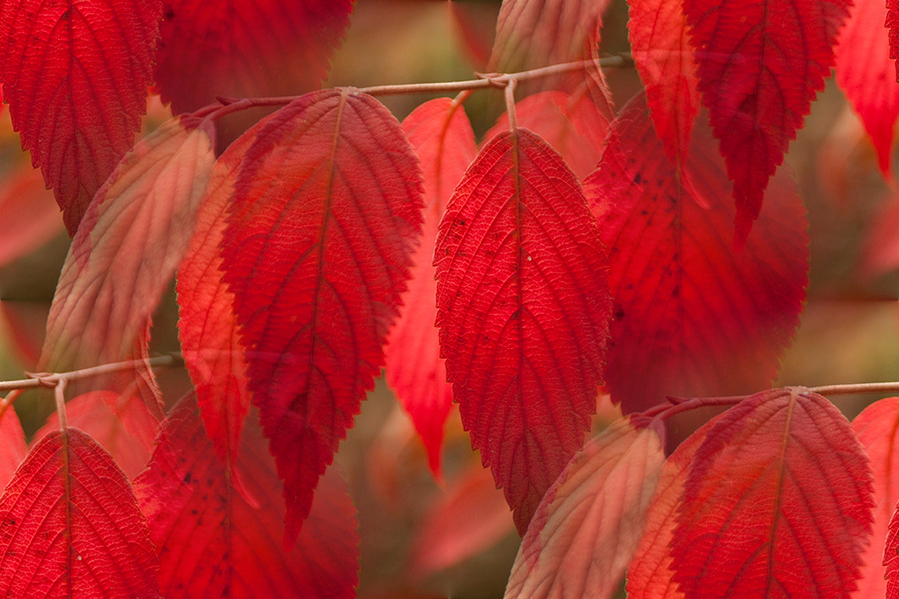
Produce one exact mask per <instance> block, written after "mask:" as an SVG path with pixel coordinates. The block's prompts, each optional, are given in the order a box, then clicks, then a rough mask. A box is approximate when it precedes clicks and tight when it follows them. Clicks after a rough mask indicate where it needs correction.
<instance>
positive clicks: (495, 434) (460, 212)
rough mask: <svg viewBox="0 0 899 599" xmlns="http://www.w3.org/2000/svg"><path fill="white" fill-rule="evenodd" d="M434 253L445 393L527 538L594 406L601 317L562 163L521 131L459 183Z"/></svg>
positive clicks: (600, 287) (592, 238)
mask: <svg viewBox="0 0 899 599" xmlns="http://www.w3.org/2000/svg"><path fill="white" fill-rule="evenodd" d="M434 256H435V265H436V267H437V308H438V316H437V325H438V326H439V327H440V347H441V352H442V354H443V355H444V356H445V357H446V360H447V362H446V366H447V373H448V377H449V378H448V380H450V381H451V382H452V383H453V396H454V399H455V400H456V401H457V402H458V403H459V410H460V413H461V416H462V423H463V425H464V426H465V428H466V430H468V431H469V432H470V433H471V442H472V446H473V447H474V448H476V449H478V450H479V451H480V452H481V460H482V461H483V463H484V465H485V466H490V467H491V468H492V469H493V476H494V478H495V479H496V482H497V484H498V485H499V486H501V487H502V488H503V489H504V491H505V494H506V500H507V501H508V502H509V505H510V506H511V507H512V508H513V510H514V511H515V524H516V526H517V527H518V530H519V532H520V533H521V534H524V531H525V530H526V529H527V524H528V522H529V521H530V519H531V516H532V515H533V513H534V510H536V509H537V504H538V503H539V502H540V500H541V499H542V498H543V494H544V493H545V492H546V490H547V489H548V488H549V487H550V485H551V484H552V483H553V481H555V479H556V478H557V477H558V475H559V473H560V472H561V471H562V469H563V468H564V467H565V465H566V464H567V463H568V460H569V459H570V458H571V456H572V455H573V454H574V452H575V451H577V450H578V449H580V447H581V445H582V443H583V440H584V433H585V432H586V431H587V430H588V429H589V427H590V422H589V417H590V415H591V414H593V412H594V411H595V409H596V395H597V386H598V385H599V384H600V383H601V368H602V360H603V352H604V349H605V341H606V336H607V334H608V318H609V313H610V305H609V298H608V291H607V287H606V267H607V266H606V256H605V252H604V249H603V246H602V243H601V241H600V239H599V232H598V231H597V229H596V224H595V222H594V220H593V218H592V217H591V216H590V213H589V211H588V209H587V205H586V202H585V201H584V197H583V192H582V191H581V187H580V185H579V184H578V182H577V179H576V178H575V176H574V174H573V173H572V172H571V171H570V170H568V168H567V167H566V166H565V164H564V162H563V161H562V158H561V157H560V156H559V155H558V154H557V153H555V152H554V151H553V149H552V148H550V147H549V146H548V145H547V144H546V143H545V142H544V141H543V140H541V139H540V138H539V137H538V136H537V135H536V134H534V133H532V132H530V131H528V130H517V131H514V132H507V133H504V134H502V135H500V136H498V137H496V138H494V139H493V140H492V141H491V142H490V143H488V144H487V145H486V146H485V147H484V148H483V149H482V150H481V153H480V154H479V155H478V158H477V159H476V160H475V162H474V164H472V166H471V167H470V168H469V170H468V172H467V173H466V174H465V177H464V179H463V180H462V182H461V183H460V184H459V186H458V187H457V188H456V192H455V194H454V195H453V197H452V199H451V200H450V203H449V206H448V208H447V212H446V215H445V216H444V218H443V220H442V221H441V223H440V230H439V232H438V237H437V249H436V252H435V254H434Z"/></svg>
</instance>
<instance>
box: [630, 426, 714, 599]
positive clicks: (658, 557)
mask: <svg viewBox="0 0 899 599" xmlns="http://www.w3.org/2000/svg"><path fill="white" fill-rule="evenodd" d="M721 416H722V415H718V416H716V417H714V418H713V419H711V420H710V421H708V422H706V423H705V424H704V425H703V426H702V428H700V429H699V430H697V431H696V432H694V433H693V434H692V435H690V436H689V437H687V439H686V440H685V441H684V442H683V443H681V444H680V445H678V446H677V449H675V450H674V453H672V454H671V455H670V456H669V457H668V459H667V460H666V461H665V465H664V466H663V467H662V473H661V475H660V476H659V481H658V484H657V485H656V490H655V494H654V495H653V497H652V501H651V502H650V504H649V510H648V511H647V512H646V520H645V522H646V526H645V529H644V531H643V537H642V538H641V539H640V544H639V546H638V547H637V550H636V552H635V553H634V558H633V559H632V560H631V563H630V566H629V567H628V570H627V587H626V590H627V597H628V599H683V597H684V594H683V593H681V592H680V591H679V590H678V588H677V585H676V584H675V583H674V580H673V579H672V576H673V574H674V573H673V572H672V570H671V562H672V559H671V541H672V540H673V539H674V529H675V526H676V524H677V520H676V518H675V517H676V512H677V508H678V506H679V505H680V502H681V497H683V494H684V483H685V481H686V479H687V472H688V468H689V466H690V463H691V462H692V461H693V456H694V455H695V454H696V450H697V449H699V446H700V445H701V444H702V442H703V441H705V438H706V435H707V434H708V432H709V431H710V430H711V429H712V427H713V426H715V424H716V423H717V422H718V420H720V419H721Z"/></svg>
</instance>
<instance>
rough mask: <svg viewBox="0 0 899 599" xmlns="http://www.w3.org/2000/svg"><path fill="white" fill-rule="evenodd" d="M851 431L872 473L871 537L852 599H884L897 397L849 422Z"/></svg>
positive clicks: (898, 425)
mask: <svg viewBox="0 0 899 599" xmlns="http://www.w3.org/2000/svg"><path fill="white" fill-rule="evenodd" d="M852 430H853V431H854V432H855V434H856V435H857V436H858V440H859V441H860V442H861V444H862V446H863V447H864V448H865V451H866V452H867V454H868V458H869V459H870V460H871V470H872V471H873V472H874V534H873V536H872V537H871V543H870V544H869V545H868V548H867V550H866V551H865V555H864V560H863V564H864V565H863V566H862V570H861V580H860V581H859V585H858V589H857V591H856V593H855V595H854V596H855V597H858V598H859V599H863V598H865V597H884V596H885V593H886V583H885V581H884V569H883V560H884V555H894V554H892V553H887V554H885V553H884V546H885V542H886V537H887V532H888V530H889V525H890V519H891V517H892V516H893V511H894V510H895V507H896V503H897V502H899V479H897V477H896V473H897V472H896V466H895V464H897V463H899V397H890V398H887V399H882V400H880V401H878V402H876V403H874V404H872V405H870V406H868V407H867V408H865V410H864V411H863V412H862V413H861V414H859V415H858V416H856V417H855V420H853V421H852Z"/></svg>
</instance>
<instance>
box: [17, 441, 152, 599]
mask: <svg viewBox="0 0 899 599" xmlns="http://www.w3.org/2000/svg"><path fill="white" fill-rule="evenodd" d="M158 569H159V564H158V561H157V559H156V552H155V551H154V548H153V544H152V542H151V541H150V535H149V532H148V530H147V523H146V520H145V519H144V517H143V515H142V514H141V513H140V509H139V508H138V506H137V502H136V501H135V499H134V494H133V492H132V490H131V485H130V484H129V482H128V479H127V478H125V475H124V474H123V473H122V471H121V470H119V468H118V467H117V466H116V464H115V462H114V461H113V460H112V458H111V457H110V456H109V454H107V453H106V452H105V451H103V449H102V448H101V447H100V446H99V445H97V443H96V442H94V441H93V439H91V438H90V437H89V436H88V435H87V434H85V433H83V432H81V431H79V430H78V429H67V430H66V431H62V432H60V431H57V432H54V433H52V434H50V435H48V436H46V437H44V438H43V439H42V440H41V441H40V442H39V443H38V444H37V445H35V446H34V448H32V450H31V453H29V454H28V458H27V459H26V460H25V462H24V463H23V464H22V466H21V468H19V470H18V471H17V472H16V475H15V477H14V478H13V480H12V481H11V482H10V483H9V486H8V487H7V488H6V491H5V492H4V493H3V496H2V497H0V595H3V596H4V597H9V598H11V599H50V598H54V599H55V598H59V599H70V598H72V597H79V598H80V597H85V598H94V597H96V598H101V597H102V598H109V599H113V598H121V599H131V598H139V599H156V598H157V597H159V587H158V584H157V581H156V575H157V572H158Z"/></svg>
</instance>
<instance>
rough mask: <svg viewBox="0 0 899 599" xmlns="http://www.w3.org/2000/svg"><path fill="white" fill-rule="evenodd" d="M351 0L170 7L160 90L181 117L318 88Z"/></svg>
mask: <svg viewBox="0 0 899 599" xmlns="http://www.w3.org/2000/svg"><path fill="white" fill-rule="evenodd" d="M352 8H353V0H225V1H223V2H208V1H207V0H165V20H164V21H163V23H162V27H161V29H160V35H161V36H162V39H161V41H160V43H159V60H158V64H157V67H156V83H157V86H158V87H159V91H160V92H161V95H162V99H163V101H164V102H171V103H172V110H173V112H174V113H175V114H178V113H180V112H191V111H193V110H196V109H197V108H200V107H201V106H205V105H207V104H211V103H212V102H214V101H215V98H216V96H231V97H240V98H242V97H252V96H281V95H295V94H298V93H303V92H307V91H312V90H313V89H316V88H317V87H318V86H319V85H320V84H321V82H322V80H323V79H324V78H325V75H326V74H327V71H328V61H329V60H330V56H331V53H332V52H333V51H334V49H335V48H336V46H337V43H338V42H339V41H340V39H341V37H343V33H344V30H345V29H346V27H347V24H348V23H349V19H350V12H351V11H352Z"/></svg>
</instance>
